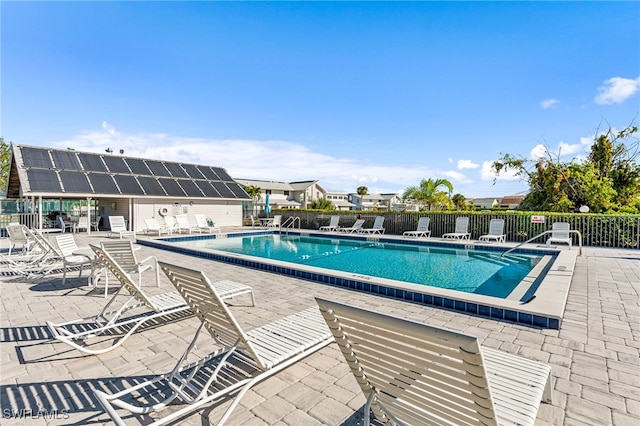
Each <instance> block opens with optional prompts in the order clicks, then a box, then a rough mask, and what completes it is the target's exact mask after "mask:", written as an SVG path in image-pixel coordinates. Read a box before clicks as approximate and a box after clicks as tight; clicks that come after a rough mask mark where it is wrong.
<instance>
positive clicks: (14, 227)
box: [6, 223, 33, 256]
mask: <svg viewBox="0 0 640 426" xmlns="http://www.w3.org/2000/svg"><path fill="white" fill-rule="evenodd" d="M25 228H26V226H24V225H21V224H19V223H10V224H9V225H8V226H7V228H6V229H7V235H8V236H9V256H11V252H12V251H14V250H15V249H16V248H17V247H18V246H19V247H20V250H21V253H22V254H23V255H24V254H27V253H28V252H29V251H30V250H31V247H32V245H33V241H32V240H31V239H30V238H29V237H28V235H27V234H26V232H25Z"/></svg>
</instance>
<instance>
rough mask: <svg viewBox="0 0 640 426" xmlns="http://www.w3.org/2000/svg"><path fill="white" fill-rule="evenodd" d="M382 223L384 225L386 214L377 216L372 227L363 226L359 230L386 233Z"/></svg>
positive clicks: (361, 231)
mask: <svg viewBox="0 0 640 426" xmlns="http://www.w3.org/2000/svg"><path fill="white" fill-rule="evenodd" d="M382 225H384V216H376V218H375V220H374V221H373V227H372V228H361V229H358V232H359V233H360V234H384V228H383V227H382Z"/></svg>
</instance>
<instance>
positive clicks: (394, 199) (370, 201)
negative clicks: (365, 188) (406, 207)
mask: <svg viewBox="0 0 640 426" xmlns="http://www.w3.org/2000/svg"><path fill="white" fill-rule="evenodd" d="M348 201H349V202H351V203H352V204H353V205H354V206H355V207H354V208H353V209H352V210H387V211H393V210H398V209H399V207H398V206H401V205H403V204H402V199H401V198H400V196H399V195H398V194H367V195H359V194H349V198H348Z"/></svg>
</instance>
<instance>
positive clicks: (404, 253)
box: [177, 234, 549, 298]
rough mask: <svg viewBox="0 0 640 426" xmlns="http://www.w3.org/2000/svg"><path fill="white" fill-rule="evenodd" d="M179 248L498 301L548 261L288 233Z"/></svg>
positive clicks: (201, 242) (197, 242)
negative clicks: (461, 292)
mask: <svg viewBox="0 0 640 426" xmlns="http://www.w3.org/2000/svg"><path fill="white" fill-rule="evenodd" d="M177 244H179V245H184V246H186V247H191V248H199V249H212V250H221V251H224V252H228V253H237V254H244V255H248V256H257V257H260V258H265V259H273V260H280V261H284V262H292V263H297V264H301V265H309V266H313V267H318V268H326V269H331V270H337V271H343V272H349V273H354V274H362V275H369V276H373V277H380V278H388V279H391V280H397V281H403V282H408V283H414V284H419V285H427V286H432V287H438V288H446V289H450V290H456V291H463V292H467V293H476V294H484V295H487V296H494V297H501V298H506V297H508V296H509V295H510V294H512V293H513V290H514V289H515V288H516V287H517V286H518V285H519V284H520V283H521V282H522V280H523V279H524V278H525V277H527V276H528V275H529V274H530V273H531V272H532V270H533V269H534V267H535V266H536V265H538V264H540V262H545V264H548V261H549V259H547V258H546V257H545V255H534V254H517V255H508V256H506V257H502V256H500V254H501V253H496V252H494V251H479V250H469V249H466V248H464V247H457V248H456V247H454V248H451V247H428V246H420V245H410V244H398V243H393V242H379V241H367V240H362V239H357V240H356V239H343V238H324V237H317V236H301V235H290V234H289V235H287V234H283V235H281V234H268V235H246V236H242V237H237V238H221V239H206V240H192V241H181V242H179V243H177Z"/></svg>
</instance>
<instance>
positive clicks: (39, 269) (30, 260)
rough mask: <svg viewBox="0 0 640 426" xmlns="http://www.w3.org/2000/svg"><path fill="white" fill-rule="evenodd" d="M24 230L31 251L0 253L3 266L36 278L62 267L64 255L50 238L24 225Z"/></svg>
mask: <svg viewBox="0 0 640 426" xmlns="http://www.w3.org/2000/svg"><path fill="white" fill-rule="evenodd" d="M18 226H20V227H22V230H21V231H22V232H23V233H24V234H25V236H26V238H27V239H28V240H29V247H30V249H29V251H27V252H26V253H24V254H23V253H21V254H16V253H14V254H12V255H11V256H5V255H4V254H1V253H0V259H1V260H2V265H3V267H7V268H8V269H9V270H10V271H11V272H12V273H14V274H16V275H22V276H24V277H27V278H35V277H41V276H43V275H46V274H47V273H49V272H51V271H52V270H53V269H55V268H58V267H62V266H63V263H62V256H61V255H60V253H59V250H58V248H57V247H56V246H54V245H53V244H52V243H51V241H49V239H47V238H46V237H44V236H43V235H42V234H40V233H39V232H38V231H36V230H31V229H29V228H27V227H26V226H24V225H18Z"/></svg>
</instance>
